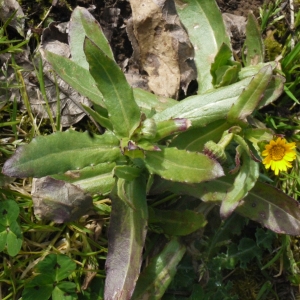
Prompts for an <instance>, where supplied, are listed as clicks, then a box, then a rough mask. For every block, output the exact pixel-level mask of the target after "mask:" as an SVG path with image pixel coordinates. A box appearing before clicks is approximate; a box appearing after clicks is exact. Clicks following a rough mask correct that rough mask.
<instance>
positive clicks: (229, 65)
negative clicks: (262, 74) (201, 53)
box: [210, 43, 241, 88]
mask: <svg viewBox="0 0 300 300" xmlns="http://www.w3.org/2000/svg"><path fill="white" fill-rule="evenodd" d="M231 58H232V51H231V49H230V48H229V46H228V45H227V44H225V43H223V44H222V45H221V47H220V49H219V51H218V53H217V55H216V56H215V60H214V62H213V63H212V65H211V69H210V73H211V75H212V77H213V81H212V83H213V85H214V87H215V88H218V87H221V86H226V85H230V84H232V83H235V82H236V81H238V75H239V72H240V70H241V64H240V63H239V62H234V61H232V60H231Z"/></svg>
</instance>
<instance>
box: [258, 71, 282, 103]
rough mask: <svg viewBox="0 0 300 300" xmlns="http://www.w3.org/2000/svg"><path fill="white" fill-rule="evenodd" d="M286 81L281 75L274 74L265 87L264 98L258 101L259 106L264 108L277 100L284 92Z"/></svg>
mask: <svg viewBox="0 0 300 300" xmlns="http://www.w3.org/2000/svg"><path fill="white" fill-rule="evenodd" d="M284 83H285V78H284V77H282V76H280V75H273V76H272V79H271V81H270V83H269V84H268V87H267V88H266V89H265V92H264V95H263V98H262V99H261V101H260V102H259V103H258V108H262V107H264V106H266V105H268V104H270V103H273V102H274V101H275V100H277V99H278V98H279V96H280V95H281V94H282V92H283V89H284Z"/></svg>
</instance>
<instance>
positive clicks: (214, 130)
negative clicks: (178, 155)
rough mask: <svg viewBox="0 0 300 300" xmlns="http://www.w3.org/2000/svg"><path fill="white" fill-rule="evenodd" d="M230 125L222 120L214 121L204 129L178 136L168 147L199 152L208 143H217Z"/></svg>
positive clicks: (193, 130)
mask: <svg viewBox="0 0 300 300" xmlns="http://www.w3.org/2000/svg"><path fill="white" fill-rule="evenodd" d="M230 127H231V125H230V124H229V123H227V122H225V121H224V120H219V121H215V122H213V123H210V124H208V125H207V126H205V127H201V128H195V129H191V130H188V131H186V132H182V133H180V134H178V135H177V136H176V137H175V138H174V139H173V140H172V142H171V143H170V145H169V146H170V147H176V148H178V149H185V150H189V151H195V152H201V151H202V150H203V148H204V144H205V143H206V142H208V141H214V142H216V143H217V142H219V140H220V138H221V137H222V135H223V133H224V131H225V130H227V129H229V128H230Z"/></svg>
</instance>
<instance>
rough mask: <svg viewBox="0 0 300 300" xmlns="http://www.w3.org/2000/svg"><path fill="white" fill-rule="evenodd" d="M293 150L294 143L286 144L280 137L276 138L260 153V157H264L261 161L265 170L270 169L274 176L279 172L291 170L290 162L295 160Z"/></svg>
mask: <svg viewBox="0 0 300 300" xmlns="http://www.w3.org/2000/svg"><path fill="white" fill-rule="evenodd" d="M294 148H296V143H287V142H286V140H285V139H283V138H281V137H279V138H277V140H276V141H274V140H272V141H270V143H269V144H268V145H266V146H265V150H264V151H263V152H262V156H266V157H265V158H264V159H263V164H264V165H265V167H266V169H269V168H270V167H271V169H272V170H273V171H274V172H275V175H278V174H279V171H286V170H287V168H291V167H292V165H291V163H290V162H291V161H293V160H294V159H295V158H296V151H295V150H293V149H294Z"/></svg>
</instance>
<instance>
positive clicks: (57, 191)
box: [32, 176, 93, 223]
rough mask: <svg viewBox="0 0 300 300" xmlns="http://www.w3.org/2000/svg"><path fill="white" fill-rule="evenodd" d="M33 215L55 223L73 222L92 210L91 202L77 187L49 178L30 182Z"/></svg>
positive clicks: (88, 196)
mask: <svg viewBox="0 0 300 300" xmlns="http://www.w3.org/2000/svg"><path fill="white" fill-rule="evenodd" d="M32 200H33V204H34V214H35V215H36V216H37V217H39V218H41V219H46V220H52V221H54V222H55V223H64V222H71V221H75V220H77V219H78V218H80V217H81V216H83V215H85V214H87V213H88V212H90V211H91V210H92V209H93V200H92V197H91V196H90V195H89V194H86V193H85V192H84V191H83V190H82V189H80V188H79V187H78V186H76V185H74V184H71V183H66V182H64V181H62V180H56V179H53V178H51V177H49V176H46V177H42V178H38V179H37V178H34V179H33V182H32Z"/></svg>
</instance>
